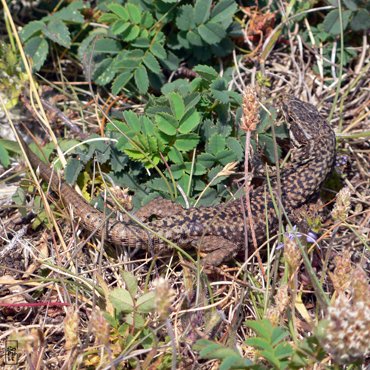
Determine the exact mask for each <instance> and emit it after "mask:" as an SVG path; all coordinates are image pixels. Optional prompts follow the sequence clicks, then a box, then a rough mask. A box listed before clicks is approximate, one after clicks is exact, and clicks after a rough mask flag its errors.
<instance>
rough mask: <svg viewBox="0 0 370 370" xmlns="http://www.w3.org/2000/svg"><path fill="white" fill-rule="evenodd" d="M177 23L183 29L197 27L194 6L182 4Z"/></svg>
mask: <svg viewBox="0 0 370 370" xmlns="http://www.w3.org/2000/svg"><path fill="white" fill-rule="evenodd" d="M176 25H177V27H178V29H179V30H181V31H188V30H191V29H193V28H194V27H195V22H194V8H193V7H192V6H191V5H189V4H187V5H182V6H181V7H180V9H179V11H178V15H177V18H176Z"/></svg>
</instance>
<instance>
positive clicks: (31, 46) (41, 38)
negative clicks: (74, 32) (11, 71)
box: [20, 0, 86, 71]
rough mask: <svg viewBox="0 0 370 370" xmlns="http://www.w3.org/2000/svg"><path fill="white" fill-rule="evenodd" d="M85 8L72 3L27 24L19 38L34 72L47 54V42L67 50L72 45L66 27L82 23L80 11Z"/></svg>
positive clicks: (76, 2)
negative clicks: (30, 60)
mask: <svg viewBox="0 0 370 370" xmlns="http://www.w3.org/2000/svg"><path fill="white" fill-rule="evenodd" d="M84 8H86V5H85V4H84V2H83V1H81V0H78V1H73V2H71V3H70V4H69V5H67V6H66V7H64V8H62V9H61V10H59V11H57V12H55V13H53V14H51V15H47V16H46V17H43V18H42V19H40V20H37V21H32V22H29V23H28V24H27V25H26V26H25V27H23V29H22V31H21V33H20V36H21V39H22V41H23V42H24V49H25V52H26V53H27V55H28V56H29V57H30V58H31V59H32V68H33V70H34V71H38V70H40V68H41V67H42V66H43V64H44V62H45V60H46V58H47V56H48V54H49V42H50V41H51V42H54V43H56V44H58V45H60V46H62V47H65V48H67V49H69V48H70V47H71V45H72V38H71V32H70V30H69V28H68V27H67V25H73V24H79V25H81V24H82V23H83V22H84V17H83V15H82V14H81V10H82V9H84Z"/></svg>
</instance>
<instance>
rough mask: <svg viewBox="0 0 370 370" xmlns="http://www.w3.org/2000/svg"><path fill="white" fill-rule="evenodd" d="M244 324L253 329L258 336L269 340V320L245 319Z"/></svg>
mask: <svg viewBox="0 0 370 370" xmlns="http://www.w3.org/2000/svg"><path fill="white" fill-rule="evenodd" d="M245 325H246V326H247V327H249V328H251V329H253V330H254V331H255V332H256V333H257V334H258V335H259V336H260V337H263V338H265V339H267V340H270V338H271V336H272V330H273V327H272V325H271V323H270V321H269V320H267V319H263V320H247V321H246V322H245Z"/></svg>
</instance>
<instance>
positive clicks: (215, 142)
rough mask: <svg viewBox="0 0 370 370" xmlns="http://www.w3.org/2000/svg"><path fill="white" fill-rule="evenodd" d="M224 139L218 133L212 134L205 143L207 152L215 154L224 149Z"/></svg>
mask: <svg viewBox="0 0 370 370" xmlns="http://www.w3.org/2000/svg"><path fill="white" fill-rule="evenodd" d="M225 144H226V139H225V138H224V137H222V136H220V135H217V134H216V135H213V136H212V137H211V138H210V139H209V141H208V145H207V152H208V153H212V154H214V155H217V154H218V153H220V152H221V151H223V150H224V149H225Z"/></svg>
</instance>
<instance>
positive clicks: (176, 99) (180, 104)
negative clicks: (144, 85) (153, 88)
mask: <svg viewBox="0 0 370 370" xmlns="http://www.w3.org/2000/svg"><path fill="white" fill-rule="evenodd" d="M168 98H169V101H170V106H171V111H172V114H173V115H174V117H175V118H176V119H177V120H178V121H180V120H181V118H182V116H183V115H184V113H185V104H184V100H183V98H182V97H181V96H180V95H179V94H178V93H176V92H172V93H171V94H169V95H168Z"/></svg>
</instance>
